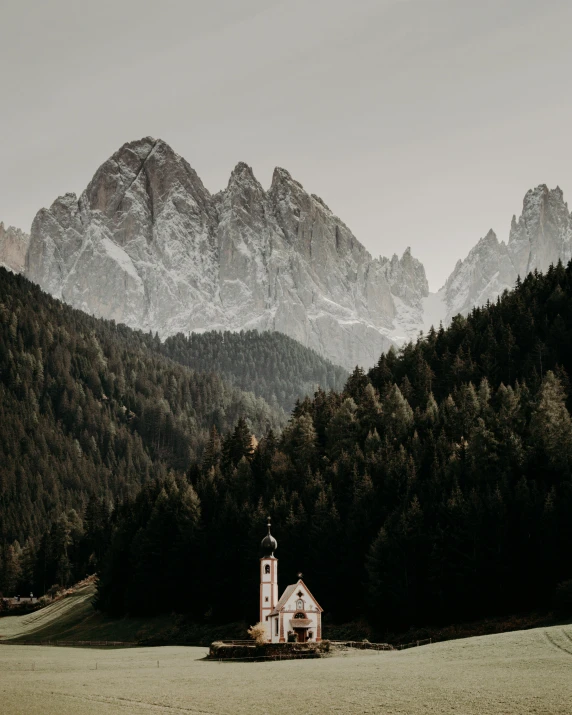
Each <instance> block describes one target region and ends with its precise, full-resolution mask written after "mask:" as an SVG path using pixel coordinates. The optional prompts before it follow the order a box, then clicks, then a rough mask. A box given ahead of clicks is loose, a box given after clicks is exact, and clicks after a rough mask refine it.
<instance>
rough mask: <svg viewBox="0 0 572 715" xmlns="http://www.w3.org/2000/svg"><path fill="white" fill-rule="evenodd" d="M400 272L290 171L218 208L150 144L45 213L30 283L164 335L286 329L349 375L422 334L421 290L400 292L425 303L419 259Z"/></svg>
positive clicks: (239, 188)
mask: <svg viewBox="0 0 572 715" xmlns="http://www.w3.org/2000/svg"><path fill="white" fill-rule="evenodd" d="M402 264H403V265H401V263H399V261H398V267H399V266H401V268H400V270H396V271H394V272H393V273H391V274H390V273H388V272H387V271H385V270H384V269H383V264H382V263H380V261H378V260H375V261H374V260H373V259H372V257H371V256H370V254H369V253H368V252H367V251H366V250H365V248H364V247H363V246H362V245H361V244H360V243H359V241H357V239H356V238H355V237H354V236H353V234H352V233H351V231H350V230H349V229H348V227H347V226H346V225H345V224H344V223H343V222H342V221H341V220H340V219H339V218H337V217H336V216H334V215H333V214H332V212H331V211H330V209H329V208H328V207H327V206H326V204H325V203H324V202H323V201H322V200H321V199H320V198H319V197H317V196H316V195H312V194H309V193H308V192H307V191H306V190H305V189H304V187H303V186H302V184H301V183H300V182H298V181H296V180H295V179H293V178H292V176H291V174H290V173H289V172H288V171H287V170H286V169H282V168H280V167H278V168H276V169H275V171H274V174H273V178H272V184H271V186H270V188H269V189H268V191H264V189H263V188H262V186H261V185H260V183H259V182H258V181H257V179H256V178H255V176H254V174H253V172H252V169H251V167H250V166H248V164H246V163H244V162H240V163H239V164H237V166H236V167H235V168H234V170H233V171H232V173H231V176H230V179H229V183H228V185H227V187H226V189H224V190H223V191H221V192H219V193H218V194H216V195H214V196H211V194H210V193H209V192H208V191H207V190H206V188H205V187H204V185H203V183H202V182H201V180H200V178H199V177H198V175H197V174H196V172H195V171H194V170H193V169H192V167H191V166H190V165H189V164H188V163H187V162H186V161H185V160H184V159H183V158H182V157H180V156H178V155H177V154H176V153H175V152H174V151H173V150H172V149H171V147H169V146H168V145H167V144H166V143H165V142H163V141H161V140H160V139H154V138H152V137H144V138H143V139H140V140H137V141H134V142H128V143H127V144H124V145H123V146H122V147H121V148H120V149H119V150H118V151H117V152H115V153H114V154H113V155H112V156H111V157H110V158H109V159H108V160H107V161H105V162H104V163H103V164H102V165H101V166H100V167H99V169H98V170H97V171H96V173H95V174H94V177H93V179H92V180H91V182H90V183H89V185H88V186H87V188H86V189H85V191H84V192H83V193H82V195H81V196H80V197H79V199H78V198H77V197H76V196H75V195H73V194H69V195H65V196H63V197H60V198H59V199H56V201H55V202H54V203H53V204H52V206H51V207H50V208H49V209H42V210H41V211H40V212H39V213H38V214H37V216H36V218H35V220H34V224H33V227H32V235H31V239H30V248H29V251H28V261H27V274H28V276H29V277H30V278H31V279H32V280H34V281H36V282H37V283H39V284H40V285H41V286H42V287H43V288H44V289H46V290H48V291H49V292H50V293H52V294H54V295H56V296H58V297H60V298H62V299H63V300H65V301H67V302H69V303H71V304H72V305H74V306H75V307H77V308H80V309H82V310H85V311H87V312H90V313H95V314H96V315H100V316H103V317H107V318H112V319H115V320H117V321H121V322H125V323H127V324H129V325H132V326H134V327H137V328H141V329H144V330H153V331H158V332H159V333H160V334H161V335H169V334H173V333H176V332H178V331H184V332H189V331H193V330H207V329H213V328H216V329H218V328H220V329H230V330H240V329H243V328H259V329H261V330H278V331H281V332H284V333H286V334H288V335H290V336H292V337H294V338H295V339H297V340H300V341H301V342H302V343H303V344H305V345H308V346H310V347H313V348H315V349H316V350H318V351H319V352H320V353H321V354H323V355H326V356H328V357H329V358H330V359H332V360H333V361H334V362H337V363H339V364H343V365H345V366H347V367H353V366H354V365H356V364H362V365H366V366H367V365H371V364H373V362H374V361H375V360H377V358H378V356H379V353H380V352H381V351H382V350H384V349H386V348H388V347H389V345H390V344H391V340H392V338H391V337H390V336H391V335H395V336H396V337H395V339H397V340H403V339H405V338H406V337H407V336H408V335H410V334H411V335H413V331H416V329H417V325H414V322H415V319H417V318H419V316H418V315H417V314H418V313H419V311H420V306H419V300H418V294H419V288H418V287H413V286H407V285H403V282H406V283H407V282H408V281H417V280H418V279H419V280H420V281H421V283H420V285H421V289H420V290H421V292H423V290H425V288H424V286H425V285H426V279H425V274H424V271H423V270H422V267H421V268H419V267H420V264H419V263H418V262H416V261H415V259H413V258H412V257H411V255H410V252H409V253H407V255H406V256H405V257H404V259H403V260H402ZM421 274H422V275H421ZM420 275H421V278H420ZM408 301H409V302H411V301H412V303H411V305H410V304H409V303H408ZM400 316H402V317H403V319H404V323H403V324H398V323H397V322H396V321H398V320H399V319H400ZM412 316H413V317H412ZM415 316H416V317H415Z"/></svg>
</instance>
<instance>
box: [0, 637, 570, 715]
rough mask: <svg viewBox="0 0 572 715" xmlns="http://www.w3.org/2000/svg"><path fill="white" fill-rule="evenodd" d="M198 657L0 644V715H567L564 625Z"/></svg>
mask: <svg viewBox="0 0 572 715" xmlns="http://www.w3.org/2000/svg"><path fill="white" fill-rule="evenodd" d="M205 653H206V650H205V649H202V648H184V647H166V648H153V649H151V648H134V649H128V650H112V651H109V650H95V649H90V650H86V649H72V648H48V647H36V646H28V647H26V646H17V645H6V646H3V647H0V698H1V699H0V703H1V708H0V709H1V711H2V713H3V715H16V714H17V713H26V715H36V713H38V714H39V713H42V715H51V714H52V713H54V714H55V713H59V714H61V715H67V714H68V713H74V714H75V713H79V712H81V713H82V714H83V713H87V714H88V715H89V714H90V713H153V712H155V713H195V714H197V715H198V714H201V715H206V714H207V713H217V714H220V715H227V714H228V715H231V713H232V715H235V714H236V715H242V714H244V715H246V714H248V715H250V714H252V715H258V714H260V715H262V713H264V714H266V713H270V714H271V715H282V714H283V713H284V714H285V713H288V714H290V713H291V712H292V709H293V708H294V709H295V711H296V712H298V713H301V714H303V715H305V714H314V713H315V714H318V713H319V714H320V715H322V714H323V713H345V714H349V715H353V714H357V713H360V714H361V713H376V714H377V713H387V714H391V715H417V714H418V713H423V714H431V715H437V714H439V715H443V713H459V715H477V714H478V715H497V714H499V715H500V713H503V714H504V715H506V714H513V713H514V714H515V715H516V714H520V713H537V714H538V715H560V714H562V715H564V714H566V715H569V714H570V712H571V706H570V703H571V702H572V627H570V626H566V627H561V626H560V627H552V628H539V629H534V630H528V631H520V632H514V633H505V634H500V635H493V636H483V637H477V638H470V639H466V640H456V641H449V642H444V643H437V644H434V645H431V646H424V647H420V648H414V649H412V650H409V651H401V652H369V651H365V652H363V651H359V652H358V653H356V652H352V651H348V652H347V653H346V654H342V655H338V656H336V657H331V658H325V659H322V660H314V661H285V662H280V663H254V664H242V663H212V662H207V661H204V660H202V657H203V656H204V655H205ZM157 661H159V667H157ZM96 664H97V670H96ZM32 668H34V669H32Z"/></svg>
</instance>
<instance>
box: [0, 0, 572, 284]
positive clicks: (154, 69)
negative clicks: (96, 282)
mask: <svg viewBox="0 0 572 715" xmlns="http://www.w3.org/2000/svg"><path fill="white" fill-rule="evenodd" d="M571 28H572V2H570V0H542V2H539V0H534V1H533V0H494V1H489V0H282V1H278V0H161V2H157V0H154V1H153V2H149V1H147V0H112V1H109V0H98V1H97V2H92V3H87V2H81V1H80V2H78V0H74V1H73V2H71V1H69V0H43V1H41V2H40V1H39V0H37V1H36V2H31V1H30V0H3V1H2V4H1V8H0V32H1V35H0V141H1V149H0V220H3V221H4V222H5V223H8V224H14V225H16V226H19V227H21V228H23V229H25V230H29V227H30V224H31V221H32V219H33V217H34V214H35V212H36V211H37V210H38V209H39V208H41V207H42V206H48V205H49V204H51V202H52V201H53V200H54V199H55V198H56V197H57V196H58V195H59V194H62V193H65V192H66V191H74V192H76V193H78V194H79V193H80V192H81V191H82V190H83V189H84V188H85V186H86V184H87V183H88V181H89V180H90V178H91V177H92V175H93V174H94V172H95V170H96V169H97V167H98V166H99V165H100V164H101V163H102V162H103V161H104V160H105V159H106V158H108V156H109V155H110V154H112V153H113V152H114V151H115V150H116V149H118V148H119V147H120V146H121V145H122V144H123V143H124V142H126V141H130V140H132V139H137V138H140V137H142V136H146V135H151V136H155V137H160V138H162V139H164V140H165V141H166V142H168V143H169V144H171V146H172V147H173V148H174V149H175V151H177V152H178V153H179V154H182V155H183V156H184V157H185V158H186V159H187V160H188V161H189V162H190V164H191V165H192V166H193V167H194V168H195V169H196V171H197V172H198V173H199V175H200V176H201V178H202V179H203V181H204V183H205V184H206V186H207V188H208V189H209V190H211V191H213V192H214V191H218V190H219V189H221V188H223V187H224V186H225V185H226V183H227V181H228V177H229V174H230V171H231V170H232V168H233V167H234V166H235V164H236V163H237V162H238V161H240V160H243V161H246V162H247V163H248V164H250V165H251V166H252V167H253V168H254V172H255V174H256V175H257V177H258V178H259V180H260V181H261V182H262V184H263V186H268V185H269V183H270V178H271V174H272V169H273V168H274V166H283V167H286V168H287V169H288V170H289V171H290V172H291V173H292V175H293V176H294V177H295V178H297V179H298V180H299V181H301V182H302V184H303V185H304V187H305V188H306V189H307V190H308V191H310V192H312V193H316V194H318V195H320V196H321V197H322V198H323V199H324V201H325V202H326V203H327V204H328V205H329V206H330V208H331V209H332V210H333V211H334V212H335V213H336V214H337V215H338V216H340V217H341V218H342V220H343V221H345V223H347V225H348V226H349V227H350V228H351V230H352V231H353V233H354V234H355V235H356V236H357V238H358V239H359V240H360V241H361V242H362V243H364V244H365V245H366V246H367V248H368V249H369V250H370V251H371V252H372V253H373V254H374V255H379V254H382V255H391V254H392V253H394V252H396V253H398V254H401V253H402V252H403V251H404V249H405V248H406V247H407V246H411V247H412V251H413V254H414V255H415V256H417V257H418V258H419V259H421V260H422V261H423V263H424V264H425V267H426V270H427V274H428V277H429V281H430V284H431V287H432V288H433V289H436V288H439V287H440V286H441V284H442V283H443V282H444V280H445V278H446V277H447V275H448V274H449V272H450V271H451V270H452V268H453V266H454V264H455V262H456V261H457V259H458V258H464V257H465V255H466V253H467V252H468V250H469V249H470V248H471V247H472V246H473V245H474V244H475V243H476V241H477V240H478V239H479V238H480V237H481V236H483V235H484V234H485V233H486V232H487V230H488V229H489V228H491V227H492V228H494V229H495V230H496V231H497V233H498V235H499V237H500V238H506V237H507V235H508V229H509V226H510V219H511V216H512V214H513V213H517V214H518V213H520V209H521V206H522V198H523V196H524V193H525V192H526V190H527V189H528V188H531V187H532V186H535V185H537V184H540V183H546V184H548V185H549V186H551V187H553V186H555V185H556V184H559V185H560V186H561V187H562V189H563V190H564V194H565V196H572V161H571V160H572V157H571V152H570V148H569V147H570V135H571V133H572V121H571V120H572V91H571V89H570V86H571V85H570V70H571V69H572V42H571Z"/></svg>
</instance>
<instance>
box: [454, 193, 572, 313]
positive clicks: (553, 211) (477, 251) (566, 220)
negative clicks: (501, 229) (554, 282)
mask: <svg viewBox="0 0 572 715" xmlns="http://www.w3.org/2000/svg"><path fill="white" fill-rule="evenodd" d="M571 257H572V216H571V214H570V212H569V211H568V205H567V204H566V203H565V201H564V197H563V194H562V191H561V189H560V188H558V187H556V189H552V190H550V189H548V188H547V187H546V186H545V185H544V184H542V185H540V186H538V187H536V188H535V189H531V190H530V191H528V192H527V193H526V196H525V197H524V201H523V205H522V214H521V216H520V218H519V219H518V221H517V219H516V216H513V219H512V224H511V229H510V234H509V239H508V243H506V244H505V243H504V242H499V241H498V239H497V237H496V235H495V234H494V232H493V231H489V233H488V234H487V235H486V236H485V238H482V239H481V240H480V241H479V242H478V243H477V245H476V246H475V247H474V248H473V249H472V250H471V251H470V252H469V255H468V256H467V258H466V259H465V260H464V261H459V262H458V263H457V265H456V266H455V269H454V271H453V273H452V274H451V275H450V276H449V278H448V279H447V282H446V283H445V286H444V289H443V293H444V301H445V306H444V308H445V310H444V318H445V322H450V320H451V318H452V317H453V316H454V315H456V314H457V313H462V314H466V313H468V312H469V311H470V310H471V309H472V308H473V307H474V306H478V305H484V304H485V303H486V302H487V300H490V301H494V300H496V298H497V296H499V295H500V294H501V293H502V292H503V291H504V290H507V289H508V290H511V289H512V288H514V285H515V283H516V279H517V277H518V276H521V278H524V276H526V275H527V274H528V273H530V272H531V271H534V270H539V271H542V272H545V271H546V270H548V268H549V267H550V264H552V263H553V264H556V263H558V261H559V260H561V261H562V262H563V263H567V262H568V261H569V260H570V258H571Z"/></svg>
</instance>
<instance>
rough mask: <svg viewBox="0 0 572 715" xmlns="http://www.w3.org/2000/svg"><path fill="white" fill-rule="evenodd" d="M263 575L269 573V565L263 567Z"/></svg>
mask: <svg viewBox="0 0 572 715" xmlns="http://www.w3.org/2000/svg"><path fill="white" fill-rule="evenodd" d="M264 573H270V564H266V566H265V567H264Z"/></svg>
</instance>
